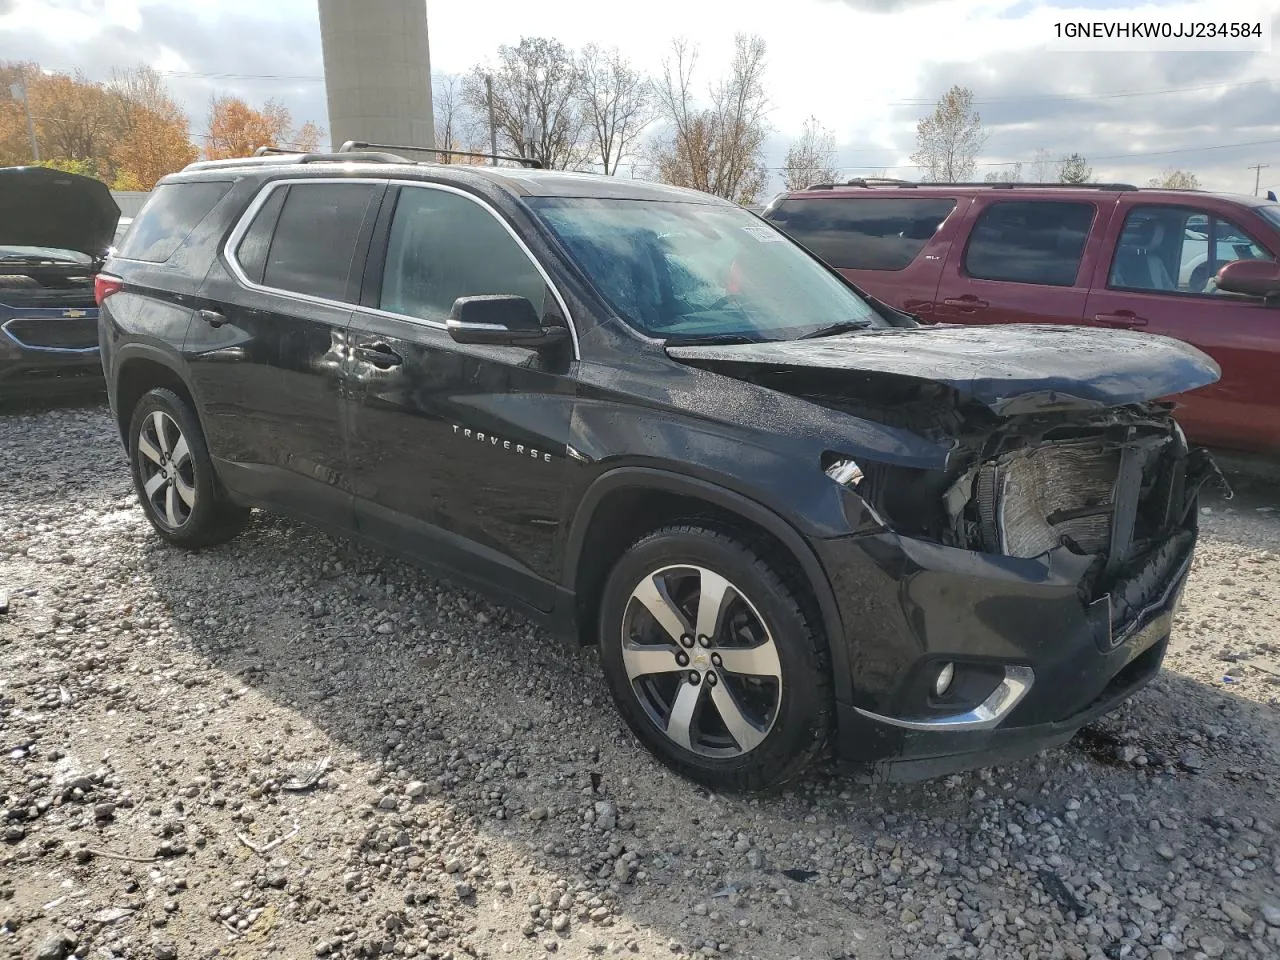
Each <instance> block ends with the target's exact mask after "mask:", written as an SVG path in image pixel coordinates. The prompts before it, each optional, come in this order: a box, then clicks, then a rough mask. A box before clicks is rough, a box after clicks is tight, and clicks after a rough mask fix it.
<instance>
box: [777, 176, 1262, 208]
mask: <svg viewBox="0 0 1280 960" xmlns="http://www.w3.org/2000/svg"><path fill="white" fill-rule="evenodd" d="M997 191H998V192H1002V193H1009V194H1011V195H1016V196H1018V197H1020V198H1023V199H1037V198H1038V199H1046V198H1048V197H1053V198H1055V199H1061V198H1062V197H1063V196H1067V195H1070V194H1079V193H1081V192H1086V193H1089V192H1093V193H1103V194H1111V195H1119V194H1129V193H1137V194H1140V195H1141V196H1142V197H1143V198H1144V199H1150V200H1164V201H1174V202H1183V203H1185V202H1188V200H1194V199H1196V198H1210V199H1214V200H1223V201H1227V202H1229V203H1238V204H1241V205H1243V206H1250V207H1254V206H1261V205H1263V204H1266V203H1270V202H1271V201H1269V200H1264V199H1261V198H1259V197H1251V196H1248V195H1245V194H1235V193H1214V192H1210V191H1207V190H1173V189H1169V188H1167V187H1137V186H1134V185H1133V184H1130V183H1080V184H1068V183H912V182H910V181H905V180H902V181H888V180H884V181H877V180H854V181H851V182H849V183H840V184H830V183H819V184H814V185H813V186H811V187H808V188H806V189H804V190H788V191H786V192H785V193H783V194H782V195H781V196H780V197H779V198H778V199H780V200H781V199H785V200H816V199H825V198H831V197H861V198H868V197H877V198H879V197H902V196H914V197H955V196H965V197H967V196H975V195H978V194H983V193H992V192H997Z"/></svg>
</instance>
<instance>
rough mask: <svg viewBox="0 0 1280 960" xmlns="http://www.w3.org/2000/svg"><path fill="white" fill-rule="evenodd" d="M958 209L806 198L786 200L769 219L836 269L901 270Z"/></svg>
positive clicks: (941, 203) (940, 202)
mask: <svg viewBox="0 0 1280 960" xmlns="http://www.w3.org/2000/svg"><path fill="white" fill-rule="evenodd" d="M955 206H956V202H955V201H954V200H948V199H916V200H908V199H902V200H899V199H872V198H868V199H865V200H861V199H857V198H840V199H836V198H830V199H826V198H820V197H814V198H808V197H806V198H804V199H793V200H784V201H783V202H782V203H781V204H780V205H779V206H778V208H777V209H775V210H774V211H773V212H771V213H770V214H769V219H770V220H772V221H773V222H774V223H775V224H777V226H778V228H779V229H781V230H782V231H784V232H785V233H787V234H788V235H789V236H791V237H792V238H793V239H794V240H796V241H798V242H800V243H801V244H803V245H804V246H806V247H808V248H809V249H810V250H811V251H812V252H813V253H815V254H816V255H817V256H819V257H821V258H822V259H823V260H825V261H826V262H827V263H829V264H830V265H831V266H833V267H837V268H839V269H846V270H901V269H903V268H904V267H906V266H907V265H908V264H910V263H911V261H913V260H914V259H915V258H916V257H917V256H918V255H919V253H920V251H921V250H923V249H924V245H925V244H926V243H928V242H929V239H930V238H931V237H932V236H933V235H934V234H935V233H937V231H938V227H940V226H942V222H943V221H944V220H946V219H947V217H948V216H949V215H950V213H951V211H952V210H954V209H955Z"/></svg>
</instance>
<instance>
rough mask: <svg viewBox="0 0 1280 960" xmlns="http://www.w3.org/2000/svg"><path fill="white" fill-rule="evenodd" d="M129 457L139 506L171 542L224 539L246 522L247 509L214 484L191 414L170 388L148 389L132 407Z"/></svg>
mask: <svg viewBox="0 0 1280 960" xmlns="http://www.w3.org/2000/svg"><path fill="white" fill-rule="evenodd" d="M129 462H130V465H131V467H132V469H133V485H134V488H135V489H136V490H137V492H138V500H139V502H141V504H142V510H143V512H144V513H145V514H146V515H147V519H148V520H149V521H151V526H153V527H154V528H155V530H156V532H157V533H158V534H160V536H161V537H163V538H164V539H165V540H167V541H168V542H169V543H172V544H175V545H176V546H180V547H208V546H212V545H214V544H218V543H225V542H226V541H228V540H230V539H232V538H233V537H235V536H236V535H237V534H238V533H240V531H241V530H243V529H244V525H245V523H246V522H248V519H249V511H248V510H247V509H245V508H244V507H239V506H236V505H235V504H233V503H231V502H230V501H229V500H227V499H226V496H225V494H223V492H222V490H221V488H220V487H219V485H218V478H217V476H216V475H215V473H214V470H213V461H212V460H211V459H210V458H209V449H208V447H207V446H205V441H204V432H203V431H202V430H201V429H200V422H199V421H198V420H197V419H196V415H195V413H194V412H193V411H192V410H191V408H190V407H189V406H188V405H187V404H186V402H185V401H184V400H183V399H182V398H181V397H179V396H178V395H177V394H176V393H174V392H173V391H172V390H168V389H166V388H164V387H157V388H155V389H154V390H151V391H148V392H147V393H146V394H144V395H143V397H142V398H141V399H140V400H139V401H138V404H137V406H136V407H134V409H133V415H132V416H131V417H130V420H129Z"/></svg>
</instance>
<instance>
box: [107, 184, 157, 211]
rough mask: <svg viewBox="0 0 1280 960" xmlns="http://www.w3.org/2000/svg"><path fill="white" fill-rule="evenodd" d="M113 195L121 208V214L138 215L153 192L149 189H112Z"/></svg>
mask: <svg viewBox="0 0 1280 960" xmlns="http://www.w3.org/2000/svg"><path fill="white" fill-rule="evenodd" d="M111 196H112V198H113V199H114V200H115V202H116V206H117V207H119V208H120V216H122V217H136V216H137V215H138V211H139V210H141V209H142V205H143V204H144V203H146V202H147V198H148V197H149V196H151V193H150V192H149V191H147V190H112V191H111Z"/></svg>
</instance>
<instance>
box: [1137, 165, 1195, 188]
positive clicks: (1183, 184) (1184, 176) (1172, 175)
mask: <svg viewBox="0 0 1280 960" xmlns="http://www.w3.org/2000/svg"><path fill="white" fill-rule="evenodd" d="M1147 186H1149V187H1162V188H1164V189H1165V190H1199V189H1200V178H1199V177H1197V176H1196V175H1195V174H1194V173H1191V172H1190V171H1188V170H1165V171H1163V172H1162V173H1161V174H1160V176H1158V177H1152V178H1151V179H1150V180H1148V181H1147Z"/></svg>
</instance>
